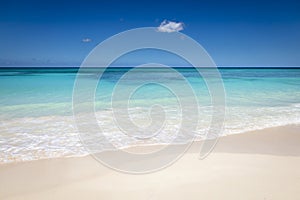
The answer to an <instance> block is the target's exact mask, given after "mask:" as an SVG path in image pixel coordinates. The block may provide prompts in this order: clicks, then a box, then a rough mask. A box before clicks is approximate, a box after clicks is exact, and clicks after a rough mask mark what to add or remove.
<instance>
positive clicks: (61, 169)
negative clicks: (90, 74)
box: [0, 125, 300, 200]
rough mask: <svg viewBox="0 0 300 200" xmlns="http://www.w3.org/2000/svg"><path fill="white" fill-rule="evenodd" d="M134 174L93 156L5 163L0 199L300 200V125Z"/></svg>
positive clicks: (223, 142) (228, 140) (226, 142)
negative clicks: (119, 170)
mask: <svg viewBox="0 0 300 200" xmlns="http://www.w3.org/2000/svg"><path fill="white" fill-rule="evenodd" d="M198 155H199V152H198V148H197V144H195V145H193V146H192V147H191V149H190V150H189V151H188V152H187V153H186V154H185V155H184V156H183V157H182V158H180V159H179V160H178V161H177V162H176V163H174V164H173V165H171V166H169V167H167V168H165V169H163V170H160V171H157V172H155V173H150V174H143V175H132V174H124V173H120V172H117V171H114V170H111V169H109V168H107V167H105V166H103V165H102V164H100V163H99V162H97V161H96V160H95V159H93V158H92V157H91V156H86V157H77V158H60V159H48V160H39V161H31V162H23V163H13V164H2V165H0V199H1V200H2V199H33V200H34V199H39V200H40V199H74V200H76V199H149V200H150V199H197V200H199V199H230V200H233V199H262V200H268V199H272V200H274V199H285V200H287V199H292V200H294V199H300V126H296V125H294V126H285V127H277V128H270V129H265V130H259V131H254V132H249V133H245V134H238V135H231V136H226V137H223V138H221V139H220V140H219V143H218V144H217V146H216V148H215V149H214V151H213V152H212V153H211V154H210V155H209V156H208V157H207V158H205V159H204V160H199V159H198Z"/></svg>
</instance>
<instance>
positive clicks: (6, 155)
mask: <svg viewBox="0 0 300 200" xmlns="http://www.w3.org/2000/svg"><path fill="white" fill-rule="evenodd" d="M132 69H133V68H130V67H111V68H107V69H102V68H99V69H98V68H93V69H87V70H83V71H80V70H79V68H70V67H69V68H57V67H56V68H42V67H40V68H39V67H32V68H12V67H7V68H0V163H11V162H22V161H31V160H38V159H47V158H59V157H73V156H74V157H76V156H83V155H88V154H89V153H90V152H89V151H88V150H87V149H86V148H85V144H84V142H82V134H86V133H88V131H89V130H88V129H86V130H83V127H81V129H80V130H79V128H78V122H76V117H77V119H78V116H80V118H81V119H84V117H85V116H89V115H85V114H86V113H85V112H86V109H85V106H87V105H92V106H93V109H94V111H93V112H94V116H95V118H96V122H97V126H99V128H100V129H101V132H102V133H103V135H105V136H106V137H107V138H108V140H105V141H103V143H105V142H107V141H109V142H110V143H111V144H113V145H114V147H116V148H125V147H130V146H135V145H156V144H170V143H174V141H175V142H176V143H185V142H186V141H185V137H182V138H177V139H176V140H174V138H175V137H176V134H177V132H178V130H180V128H181V125H182V120H181V117H182V111H183V110H184V111H187V112H189V111H191V112H192V111H193V110H198V115H197V116H198V117H195V116H194V115H191V117H193V119H191V121H194V122H195V121H197V127H196V129H195V130H194V132H193V134H194V135H195V140H201V139H205V136H207V135H206V133H207V131H208V130H209V128H210V127H211V123H212V118H213V115H214V114H216V113H214V112H212V110H213V107H214V106H220V105H214V104H213V101H212V96H211V94H212V93H211V91H210V89H209V87H208V86H207V81H206V79H210V78H211V79H213V78H215V77H213V76H212V77H209V76H208V77H203V76H201V74H199V73H198V70H197V69H195V68H191V67H179V68H173V69H174V71H170V70H165V69H163V68H144V69H140V70H138V71H132ZM202 70H206V72H209V70H211V69H209V68H208V69H202ZM99 71H101V73H99ZM218 72H219V73H220V75H221V79H222V83H223V85H222V88H221V89H222V90H223V91H224V100H225V101H224V105H223V106H224V110H225V113H221V112H220V115H223V114H224V116H221V120H222V130H219V131H220V135H219V136H226V135H230V134H243V133H246V132H248V131H253V130H259V129H265V128H269V127H277V126H284V125H290V124H300V68H290V67H277V68H264V67H254V68H237V67H226V68H219V69H218ZM128 73H129V74H130V76H128V77H129V78H127V79H126V80H125V79H122V77H124V75H126V74H127V75H128ZM79 74H80V79H81V82H80V83H81V87H80V89H79V94H81V95H77V97H76V98H77V99H76V102H75V104H76V105H75V106H77V107H76V108H81V109H77V111H76V112H74V91H76V92H78V91H77V89H78V88H76V87H74V86H75V85H76V84H75V83H76V80H78V77H79ZM100 74H101V76H100ZM178 74H179V75H180V76H178ZM208 74H209V73H208ZM149 77H151V78H150V79H149ZM178 77H181V78H178ZM95 80H96V82H95ZM120 80H125V81H120ZM143 80H152V81H151V82H147V83H145V84H143V85H140V86H138V85H139V84H141V83H142V81H143ZM183 81H185V83H187V86H189V87H190V89H191V90H186V89H185V88H184V87H183ZM89 83H96V84H97V85H96V86H95V88H96V89H95V90H94V94H93V97H94V98H93V101H92V102H91V101H88V100H87V101H85V91H89V89H88V88H86V90H85V87H89V85H90V84H89ZM116 88H118V90H116ZM128 88H131V89H132V88H135V89H134V90H133V91H132V92H131V93H130V95H129V96H128V97H126V95H123V96H122V94H124V93H126V90H127V89H128ZM176 91H182V93H181V92H180V94H178V93H177V92H176ZM190 91H192V92H190ZM80 92H81V93H80ZM78 96H79V97H82V99H80V100H78ZM192 98H194V99H196V101H190V102H191V105H190V106H187V107H188V109H185V108H181V106H186V102H189V100H190V99H192ZM183 100H184V102H185V104H184V105H183V104H181V101H183ZM195 102H197V103H196V104H195ZM153 106H159V107H160V108H162V109H163V110H164V113H165V115H164V116H163V118H160V117H161V116H157V119H160V120H161V119H163V120H164V121H165V123H163V127H162V128H161V129H160V130H156V132H155V134H153V133H145V134H146V136H149V137H145V135H142V136H141V137H139V134H141V133H140V132H134V130H140V129H130V130H131V133H125V132H126V130H125V132H124V127H123V128H122V125H124V124H122V120H123V119H130V121H132V124H131V126H137V127H140V128H141V129H143V130H147V126H149V124H151V122H152V121H153V120H154V121H155V119H152V118H153V117H154V118H155V117H156V115H155V109H154V111H153ZM115 108H125V110H127V111H128V112H127V113H125V114H127V115H128V116H125V115H124V116H120V115H118V113H117V112H116V111H114V109H115ZM152 111H153V113H151V112H152ZM159 113H160V112H159ZM213 113H214V114H213ZM123 114H124V113H123ZM152 114H153V115H152ZM75 115H76V116H75ZM116 118H117V120H116ZM195 118H197V119H195ZM85 120H87V121H89V119H88V118H86V119H85ZM120 120H121V121H120ZM118 123H121V124H118ZM125 125H126V124H125ZM127 125H128V124H127ZM125 129H126V128H125ZM149 131H153V130H152V129H149ZM83 132H85V133H83ZM146 132H147V131H146ZM147 134H148V135H147ZM151 134H153V135H151ZM186 134H191V133H188V132H187V133H186ZM150 136H151V137H150ZM91 137H93V136H91ZM94 137H97V136H96V135H95V136H94ZM141 138H142V139H141ZM145 138H146V139H145ZM108 147H109V145H106V144H99V150H100V151H101V150H103V151H104V150H109V149H108Z"/></svg>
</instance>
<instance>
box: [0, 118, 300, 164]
mask: <svg viewBox="0 0 300 200" xmlns="http://www.w3.org/2000/svg"><path fill="white" fill-rule="evenodd" d="M283 129H299V130H300V124H288V125H283V126H275V127H268V128H262V129H256V130H251V131H246V132H241V133H234V134H228V135H223V136H220V137H219V138H218V142H217V144H216V147H215V148H214V149H213V152H215V153H217V152H221V151H229V152H228V153H233V152H232V151H234V149H232V148H231V149H230V148H227V147H226V146H224V145H222V144H219V142H220V140H221V141H223V140H225V141H227V140H232V139H233V140H235V139H236V137H238V136H240V135H247V136H245V137H243V138H244V139H243V141H242V142H246V141H245V139H246V138H248V139H251V136H250V134H251V135H252V134H255V135H256V134H259V133H260V132H267V134H268V133H269V132H276V135H277V137H279V138H277V139H276V141H277V142H279V140H280V139H283V138H284V134H280V133H279V134H278V132H280V131H282V130H283ZM299 135H300V134H299ZM264 136H265V135H264ZM254 137H256V136H254ZM265 137H266V136H265ZM265 137H264V141H265V140H266V138H265ZM293 137H297V134H295V131H293ZM240 140H241V139H240ZM294 141H297V140H294ZM202 142H203V140H195V141H193V142H192V144H191V146H190V148H188V151H191V150H190V149H194V150H192V151H195V146H197V147H198V148H199V146H201V143H202ZM265 142H267V141H265ZM171 145H175V146H180V145H184V144H171ZM273 145H274V144H273ZM299 145H300V143H299ZM165 146H168V145H167V144H145V145H136V146H128V147H124V148H121V149H120V150H123V151H129V152H134V151H136V149H137V150H144V151H146V152H149V151H153V150H155V149H160V148H163V147H165ZM243 146H244V144H243ZM197 147H196V148H197ZM260 148H262V146H261V145H260ZM237 150H241V149H237ZM297 150H298V149H297ZM297 150H296V151H295V152H289V153H290V154H291V156H300V152H298V151H297ZM113 151H114V150H104V151H102V152H105V153H109V152H113ZM198 151H199V150H198ZM102 152H101V153H102ZM241 153H247V151H246V150H244V151H243V152H241ZM248 153H251V152H248ZM260 153H267V154H272V152H266V151H265V152H260ZM273 153H275V154H276V153H277V154H279V155H286V152H278V151H277V152H273ZM87 156H92V154H91V153H86V154H83V155H70V156H58V157H50V158H41V159H34V160H25V161H12V162H0V166H4V165H12V164H19V163H27V162H37V161H40V160H49V159H65V158H66V159H69V158H82V157H87Z"/></svg>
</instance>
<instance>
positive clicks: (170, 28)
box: [157, 20, 183, 33]
mask: <svg viewBox="0 0 300 200" xmlns="http://www.w3.org/2000/svg"><path fill="white" fill-rule="evenodd" d="M157 30H158V31H159V32H167V33H172V32H178V31H182V30H183V23H182V22H171V21H167V20H164V21H163V22H162V23H161V24H160V26H159V27H158V28H157Z"/></svg>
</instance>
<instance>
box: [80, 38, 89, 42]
mask: <svg viewBox="0 0 300 200" xmlns="http://www.w3.org/2000/svg"><path fill="white" fill-rule="evenodd" d="M81 41H82V42H91V41H92V39H91V38H83V39H82V40H81Z"/></svg>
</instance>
